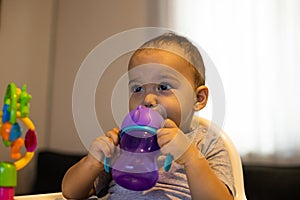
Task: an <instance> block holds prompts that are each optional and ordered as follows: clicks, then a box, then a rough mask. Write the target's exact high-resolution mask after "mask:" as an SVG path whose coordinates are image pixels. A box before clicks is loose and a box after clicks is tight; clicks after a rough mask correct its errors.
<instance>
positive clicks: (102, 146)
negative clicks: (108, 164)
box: [94, 136, 115, 157]
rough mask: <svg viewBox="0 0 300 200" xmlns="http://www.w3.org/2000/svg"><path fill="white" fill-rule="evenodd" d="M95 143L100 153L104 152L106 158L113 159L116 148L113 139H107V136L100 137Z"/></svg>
mask: <svg viewBox="0 0 300 200" xmlns="http://www.w3.org/2000/svg"><path fill="white" fill-rule="evenodd" d="M94 143H95V145H96V148H97V149H98V150H99V151H101V152H103V154H104V155H105V156H106V157H111V155H113V153H114V149H115V146H114V143H113V141H112V139H111V138H109V137H106V136H104V137H98V138H96V140H95V141H94Z"/></svg>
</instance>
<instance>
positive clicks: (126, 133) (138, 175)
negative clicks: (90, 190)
mask: <svg viewBox="0 0 300 200" xmlns="http://www.w3.org/2000/svg"><path fill="white" fill-rule="evenodd" d="M163 121H164V119H163V117H162V116H161V115H160V114H159V113H158V112H157V111H155V110H153V109H150V108H146V107H144V106H139V107H138V108H137V109H135V110H133V111H131V112H130V113H129V114H128V115H127V116H126V117H125V119H124V121H123V123H122V126H121V133H120V156H119V157H118V158H117V159H116V161H115V162H114V163H113V165H112V177H113V179H114V180H115V182H116V183H117V184H119V185H120V186H122V187H124V188H127V189H129V190H134V191H143V190H147V189H150V188H152V187H153V186H154V185H155V184H156V182H157V180H158V167H157V164H156V160H157V157H158V155H159V154H160V151H159V149H160V148H159V146H158V144H157V136H156V130H157V129H158V128H160V127H161V125H162V123H163ZM171 163H172V157H171V156H170V155H168V156H167V159H166V160H165V166H164V168H165V171H168V170H169V169H170V166H171ZM104 167H105V170H106V171H107V172H109V171H110V165H109V163H108V159H107V158H105V159H104Z"/></svg>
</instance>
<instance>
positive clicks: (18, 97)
mask: <svg viewBox="0 0 300 200" xmlns="http://www.w3.org/2000/svg"><path fill="white" fill-rule="evenodd" d="M30 99H31V95H30V94H28V93H27V91H26V85H23V87H22V89H20V88H17V87H16V85H15V84H14V83H10V84H9V85H8V86H7V89H6V93H5V97H4V105H3V109H2V112H1V111H0V117H1V120H0V135H1V137H2V140H3V144H4V145H5V146H6V147H10V148H11V155H10V156H11V158H12V159H13V160H15V161H14V162H0V200H13V197H14V188H15V186H16V185H17V171H18V170H20V169H22V168H23V167H25V166H26V165H27V164H28V163H29V162H30V161H31V159H32V158H33V156H34V151H35V149H36V146H37V137H36V132H35V126H34V124H33V122H32V121H31V120H30V118H29V117H28V115H29V108H30V107H29V101H30ZM18 120H20V121H21V122H22V123H23V124H25V126H26V127H27V128H28V131H27V132H26V135H25V141H24V139H23V138H21V136H22V130H21V126H20V125H19V124H18ZM24 144H25V149H26V153H25V154H24V155H23V156H22V155H21V153H20V149H21V147H22V146H23V145H24Z"/></svg>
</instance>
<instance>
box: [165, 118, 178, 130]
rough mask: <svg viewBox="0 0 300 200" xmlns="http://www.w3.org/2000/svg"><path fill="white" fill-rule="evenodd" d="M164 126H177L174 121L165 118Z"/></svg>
mask: <svg viewBox="0 0 300 200" xmlns="http://www.w3.org/2000/svg"><path fill="white" fill-rule="evenodd" d="M163 127H164V128H178V127H177V125H176V123H175V122H174V121H173V120H171V119H166V120H165V121H164V123H163Z"/></svg>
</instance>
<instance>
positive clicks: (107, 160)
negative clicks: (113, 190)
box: [103, 157, 110, 173]
mask: <svg viewBox="0 0 300 200" xmlns="http://www.w3.org/2000/svg"><path fill="white" fill-rule="evenodd" d="M103 162H104V163H103V165H104V170H105V171H106V172H107V173H109V172H110V158H106V157H104V161H103Z"/></svg>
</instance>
